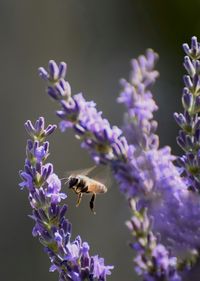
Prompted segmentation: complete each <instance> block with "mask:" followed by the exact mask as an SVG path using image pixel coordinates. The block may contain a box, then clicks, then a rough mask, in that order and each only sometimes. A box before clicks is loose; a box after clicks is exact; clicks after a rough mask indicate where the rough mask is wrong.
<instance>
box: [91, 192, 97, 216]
mask: <svg viewBox="0 0 200 281" xmlns="http://www.w3.org/2000/svg"><path fill="white" fill-rule="evenodd" d="M95 198H96V194H95V193H93V195H92V198H91V200H90V209H91V211H92V212H93V213H94V214H96V213H95V211H94V201H95Z"/></svg>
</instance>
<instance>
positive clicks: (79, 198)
mask: <svg viewBox="0 0 200 281" xmlns="http://www.w3.org/2000/svg"><path fill="white" fill-rule="evenodd" d="M82 197H83V193H81V192H80V193H78V199H77V202H76V207H78V206H79V205H80V203H81V199H82Z"/></svg>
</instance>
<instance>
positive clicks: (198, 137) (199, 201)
mask: <svg viewBox="0 0 200 281" xmlns="http://www.w3.org/2000/svg"><path fill="white" fill-rule="evenodd" d="M183 48H184V51H185V53H186V56H185V58H184V67H185V69H186V71H187V75H185V76H184V84H185V87H184V89H183V95H182V104H183V107H184V113H179V114H178V113H175V114H174V117H175V120H176V122H177V123H178V125H179V126H180V128H181V130H180V132H179V136H178V138H177V142H178V144H179V145H180V146H181V148H182V149H183V151H184V155H182V156H180V157H175V156H174V155H172V154H171V149H170V147H168V146H165V147H162V148H160V147H159V137H158V136H157V135H156V129H157V122H156V121H155V120H154V119H153V113H154V112H155V111H156V110H157V109H158V106H157V105H156V103H155V101H154V99H153V95H152V92H151V87H152V85H153V84H154V82H155V80H156V79H157V77H158V75H159V74H158V72H157V71H156V70H155V69H154V67H155V63H156V61H157V59H158V55H157V54H156V53H155V52H154V51H153V50H151V49H149V50H147V52H146V54H145V55H144V56H139V57H138V59H134V60H132V61H131V73H130V77H129V80H125V79H122V80H121V86H122V89H121V93H120V96H119V97H118V99H117V100H118V102H120V103H123V104H124V105H125V108H126V113H125V114H124V125H123V127H122V129H120V128H118V127H116V126H111V125H110V123H109V121H108V120H107V119H105V118H104V117H103V116H102V112H99V111H98V110H97V108H96V104H95V103H94V102H93V101H86V100H85V98H84V97H83V95H82V94H80V93H79V94H75V95H73V94H72V91H71V87H70V84H69V82H68V81H66V80H65V76H66V70H67V66H66V64H65V63H64V62H61V63H60V64H59V65H57V64H56V63H55V62H54V61H53V60H51V61H49V67H48V70H45V69H44V68H43V67H41V68H39V75H40V76H41V77H42V79H44V80H45V81H46V83H47V92H48V94H49V96H50V97H51V98H52V99H53V100H54V101H56V102H58V104H59V106H60V108H59V110H57V112H56V113H57V115H58V117H59V118H60V119H61V121H60V124H59V126H60V129H61V131H62V132H64V131H67V130H68V129H69V128H71V129H73V130H74V133H75V136H76V138H78V139H79V140H80V142H81V146H82V147H83V148H85V149H86V150H87V151H88V152H89V154H90V155H91V157H92V159H93V160H94V161H95V163H96V164H103V165H109V166H110V168H111V170H112V172H113V175H114V177H115V179H116V180H117V182H118V183H119V187H120V190H121V192H122V193H123V194H124V195H125V197H126V199H127V202H128V205H129V207H130V210H131V212H132V217H131V219H130V220H129V221H128V222H127V226H128V228H129V230H130V231H131V234H132V235H133V242H131V243H130V244H131V248H132V249H133V250H134V251H135V258H134V264H135V270H136V272H137V273H138V275H140V276H142V278H143V281H181V280H185V279H184V278H185V276H186V274H187V272H188V271H190V269H191V268H193V267H194V266H195V264H196V262H197V260H198V258H199V249H200V216H199V214H200V197H199V194H198V193H199V190H200V176H199V174H200V173H199V172H200V145H199V144H200V117H199V112H200V98H199V93H200V78H199V75H200V43H198V41H197V38H196V37H192V41H191V47H189V46H188V45H187V44H184V45H183ZM40 123H41V121H40V119H39V120H38V121H37V122H36V124H35V127H34V126H33V125H32V124H31V123H30V121H28V123H27V124H26V128H27V131H28V133H29V134H30V135H31V137H32V138H33V140H32V141H29V142H28V145H27V160H26V164H25V171H24V172H22V173H21V176H22V178H23V179H24V181H23V182H22V184H21V186H22V187H23V186H26V187H28V190H29V194H30V195H29V199H30V203H31V206H32V208H33V216H32V217H33V219H34V220H35V222H36V225H35V227H34V231H33V234H34V235H39V237H40V240H41V241H42V243H43V244H44V246H45V247H46V248H48V250H47V252H48V254H49V256H50V258H51V261H52V263H53V267H52V268H53V269H57V270H58V271H59V273H60V276H63V275H62V274H66V272H67V274H69V272H73V274H74V272H75V273H76V274H78V278H79V279H76V278H75V277H74V276H70V278H71V279H62V278H63V277H61V280H85V279H86V280H87V278H88V280H93V279H89V278H95V277H96V278H99V279H98V280H104V279H105V277H106V275H108V274H109V270H110V269H111V267H109V266H107V267H106V266H104V264H103V260H101V259H99V258H98V257H97V256H96V257H91V258H90V257H89V253H88V246H86V245H88V244H87V243H86V244H84V243H81V240H80V238H79V237H78V238H77V239H76V240H75V241H74V242H70V240H69V237H70V234H69V233H70V230H69V228H70V227H69V223H65V224H67V225H68V226H67V230H66V228H65V226H63V225H62V223H61V222H60V220H61V221H63V220H64V219H63V216H61V215H58V216H59V223H57V224H56V226H55V225H53V227H51V225H50V227H49V226H48V227H47V225H48V223H49V222H48V219H49V218H51V212H52V213H54V212H56V214H59V212H60V213H64V211H63V208H66V207H62V209H59V211H54V209H53V210H52V211H49V208H50V209H51V208H53V207H51V206H52V205H53V206H57V205H58V204H59V202H60V201H61V200H62V199H64V198H65V194H63V193H60V190H61V185H60V181H59V179H58V177H57V176H55V175H54V173H53V168H52V165H51V164H48V165H47V164H44V162H45V160H46V158H47V156H48V143H46V142H45V137H46V135H48V134H50V133H51V132H52V131H53V130H54V127H52V126H50V127H47V129H46V130H45V129H44V126H43V125H39V124H40ZM41 126H43V127H41ZM38 128H42V129H41V130H40V129H38ZM40 142H41V143H40ZM175 160H176V161H175ZM27 163H28V164H27ZM38 163H40V164H38ZM176 164H178V166H176ZM53 175H54V176H53ZM58 182H59V183H58ZM32 188H33V191H34V192H32ZM41 188H42V195H41V194H40V193H41V191H40V190H41ZM32 193H33V194H32ZM35 194H37V196H36V195H35ZM36 198H39V199H36ZM43 198H46V199H45V200H44V199H43ZM43 201H44V202H43ZM47 202H48V203H47ZM48 204H49V205H48ZM44 206H45V208H44ZM48 212H50V213H48ZM60 217H62V218H61V219H60ZM44 222H45V223H44ZM53 222H54V220H53ZM58 225H59V227H60V228H61V230H60V229H59V227H58ZM44 226H45V231H44ZM56 227H57V228H56ZM63 228H64V230H63ZM43 232H44V233H45V234H43ZM46 232H48V234H47V236H45V235H46ZM41 233H42V234H41ZM63 233H65V235H64V234H63ZM42 235H43V236H44V239H43V236H42ZM49 237H51V238H49ZM64 237H65V238H64ZM66 237H67V238H66ZM45 239H46V240H45ZM48 239H50V240H48ZM47 241H51V242H49V243H50V245H53V247H52V248H53V250H55V248H54V245H55V244H56V247H57V248H56V251H53V250H52V248H51V247H49V244H48V243H47ZM55 241H56V242H55ZM63 241H65V242H64V245H65V247H64V249H63V247H62V246H63ZM66 245H67V246H66ZM72 245H73V246H72ZM75 245H76V247H77V249H78V250H76V251H75V252H76V253H78V254H76V258H77V257H78V256H79V260H81V261H82V260H83V263H82V266H81V269H80V264H79V266H78V265H77V264H76V266H75V265H74V264H73V263H69V260H68V255H69V254H66V253H68V251H69V252H70V253H71V252H72V248H73V249H74V248H75ZM66 247H67V250H66ZM58 248H59V251H60V249H62V251H61V252H59V258H60V257H62V262H61V261H60V262H58V255H57V253H58V250H57V249H58ZM70 249H71V250H70ZM86 249H87V250H86ZM64 250H65V251H64ZM55 252H56V254H55ZM73 253H74V250H73ZM86 253H87V254H86ZM71 255H72V254H71ZM86 256H87V258H86ZM63 257H64V258H63ZM70 261H71V260H70ZM73 261H74V259H73ZM70 266H72V268H73V269H72V268H71V267H70ZM75 268H76V270H75ZM63 270H64V273H63ZM77 272H78V273H77ZM97 272H98V273H97ZM87 274H89V275H87ZM88 276H89V277H88ZM91 276H93V277H91ZM102 276H103V277H102ZM84 278H85V279H84ZM102 278H104V279H102Z"/></svg>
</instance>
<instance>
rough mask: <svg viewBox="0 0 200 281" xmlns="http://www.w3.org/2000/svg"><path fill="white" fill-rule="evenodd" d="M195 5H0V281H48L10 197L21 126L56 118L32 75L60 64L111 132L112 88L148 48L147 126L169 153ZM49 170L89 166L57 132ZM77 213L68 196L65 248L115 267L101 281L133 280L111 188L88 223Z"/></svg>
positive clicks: (69, 1) (43, 260)
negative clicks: (152, 118) (86, 247)
mask: <svg viewBox="0 0 200 281" xmlns="http://www.w3.org/2000/svg"><path fill="white" fill-rule="evenodd" d="M199 8H200V2H199V1H197V0H196V1H195V0H191V1H190V3H189V4H188V1H184V0H176V1H159V0H148V1H145V0H124V1H121V0H101V1H97V0H56V1H55V0H48V1H47V0H40V1H39V0H34V1H31V0H18V1H7V0H1V1H0V35H1V37H0V38H1V40H0V48H1V52H0V58H1V62H0V73H1V94H0V97H1V120H2V121H1V125H0V126H1V146H0V147H1V159H2V163H1V180H2V183H1V204H0V213H1V232H0V261H1V266H0V268H1V269H0V270H1V280H15V281H35V280H37V281H43V280H48V281H53V280H57V279H58V278H57V273H49V272H48V268H49V265H50V262H49V260H48V258H47V257H46V254H45V253H43V251H42V246H41V245H40V244H39V243H38V241H37V239H34V238H33V237H32V235H31V230H32V227H33V222H32V221H31V220H30V219H29V218H28V214H30V207H29V204H28V199H27V193H26V191H24V192H21V191H20V190H19V188H18V183H19V181H20V179H19V176H18V170H20V169H22V168H23V165H24V158H25V145H26V139H27V135H26V133H25V130H24V127H23V124H24V122H25V121H26V119H31V120H33V121H34V120H35V119H36V118H37V117H38V116H41V115H42V116H44V117H45V118H46V122H47V123H58V119H57V118H56V117H55V115H54V112H55V110H56V109H57V107H56V104H55V103H53V102H52V101H51V100H50V99H49V98H48V97H47V95H46V93H45V90H44V83H43V81H41V80H40V79H39V77H38V74H37V68H38V67H39V66H46V65H47V62H48V60H49V59H55V60H56V61H58V62H59V61H66V62H67V63H68V80H69V81H70V83H71V86H72V90H73V93H77V92H83V93H84V95H85V97H86V99H88V100H91V99H92V100H95V101H96V102H97V104H98V108H99V109H100V110H102V111H103V112H104V116H105V117H106V118H108V119H109V120H110V122H111V123H112V124H117V125H119V126H120V125H121V124H122V115H123V108H122V107H121V106H120V105H118V104H117V103H116V102H115V100H116V97H117V95H118V93H119V91H120V87H119V83H118V81H119V79H120V78H121V77H125V78H127V77H128V72H129V69H130V68H129V61H130V59H131V58H133V57H137V56H138V55H139V54H141V53H144V52H145V49H146V48H149V47H151V48H153V49H154V50H156V51H157V52H158V53H159V55H160V60H159V63H158V64H157V69H158V70H159V71H160V78H159V81H158V82H157V83H156V85H155V86H154V88H153V92H154V95H155V99H156V102H157V104H158V105H159V108H160V110H159V112H158V113H156V119H157V120H158V121H159V128H158V133H159V135H160V142H161V146H163V145H166V144H167V145H170V146H171V147H172V150H173V153H174V154H179V153H180V152H179V150H178V148H177V145H176V141H175V138H176V135H177V130H178V128H177V126H176V125H175V122H174V120H173V116H172V114H173V112H174V111H180V110H182V109H181V102H180V96H181V91H182V87H183V84H182V75H183V73H184V71H183V67H182V60H183V51H182V47H181V45H182V43H183V42H190V37H191V36H193V35H196V36H198V35H200V34H199V33H200V17H199ZM50 151H51V156H50V161H51V162H52V163H53V164H54V165H55V171H56V172H57V173H58V175H59V176H60V177H63V175H64V173H65V171H67V170H73V169H80V168H87V167H89V166H91V165H92V162H91V160H90V158H89V156H88V155H87V153H86V152H85V151H83V150H81V149H80V148H79V142H78V141H76V140H75V139H74V137H73V134H72V133H70V132H69V133H67V134H61V133H60V132H59V131H58V130H57V132H56V133H55V134H54V135H53V136H52V137H51V138H50ZM84 199H85V200H83V202H82V203H81V205H80V207H79V208H76V207H75V201H76V197H75V195H74V194H72V193H69V194H68V199H67V202H68V204H69V212H68V217H69V219H70V220H71V222H72V224H73V238H75V237H76V235H78V234H80V235H81V237H82V239H83V240H84V241H88V242H89V244H90V245H91V254H96V253H98V254H99V255H100V256H103V257H104V258H105V262H106V264H114V266H115V270H114V271H113V274H112V276H111V277H110V278H109V280H115V281H121V280H123V281H130V280H139V279H138V277H134V271H133V264H132V259H133V252H132V251H131V250H130V249H129V247H128V242H129V241H130V240H131V236H130V234H129V232H128V230H127V229H126V226H125V221H126V220H127V219H128V218H129V217H130V214H129V210H128V207H127V205H126V202H125V200H124V198H123V196H122V195H121V194H120V193H119V191H118V187H117V186H116V185H115V184H113V185H112V187H111V188H110V190H109V192H108V193H107V194H106V195H105V196H99V197H98V198H97V202H96V212H97V214H96V216H93V215H92V214H91V212H90V210H89V208H88V201H89V198H84Z"/></svg>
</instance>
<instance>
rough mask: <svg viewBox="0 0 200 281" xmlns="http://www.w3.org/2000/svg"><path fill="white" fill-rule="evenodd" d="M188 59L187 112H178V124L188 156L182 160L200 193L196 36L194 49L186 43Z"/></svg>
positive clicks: (184, 170) (199, 88)
mask: <svg viewBox="0 0 200 281" xmlns="http://www.w3.org/2000/svg"><path fill="white" fill-rule="evenodd" d="M183 48H184V51H185V53H186V54H187V56H185V57H184V63H183V65H184V67H185V69H186V71H187V73H188V74H187V75H184V77H183V80H184V84H185V87H184V89H183V95H182V104H183V107H184V113H179V114H178V113H175V114H174V117H175V120H176V122H177V124H178V125H179V126H180V127H181V130H180V131H179V136H178V138H177V142H178V144H179V146H180V147H181V148H182V149H183V151H184V153H185V154H184V155H182V156H181V157H180V158H179V159H178V164H179V165H180V167H182V174H183V176H185V178H186V181H187V185H188V187H189V188H190V189H191V190H193V191H197V192H199V191H200V176H199V175H200V117H199V112H200V96H199V94H200V78H199V73H200V61H199V58H200V56H199V52H200V47H199V43H198V41H197V38H196V37H192V39H191V48H189V46H188V44H183Z"/></svg>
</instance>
